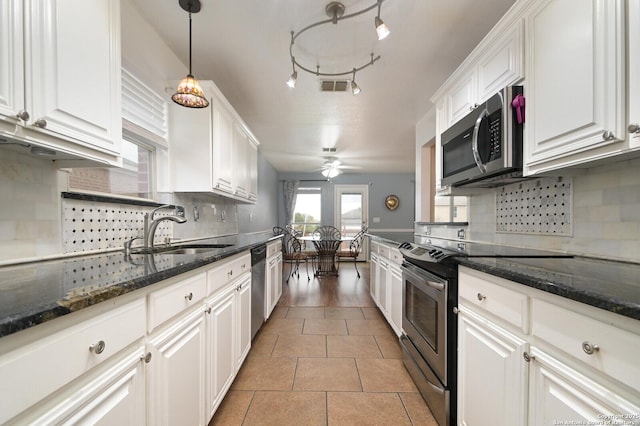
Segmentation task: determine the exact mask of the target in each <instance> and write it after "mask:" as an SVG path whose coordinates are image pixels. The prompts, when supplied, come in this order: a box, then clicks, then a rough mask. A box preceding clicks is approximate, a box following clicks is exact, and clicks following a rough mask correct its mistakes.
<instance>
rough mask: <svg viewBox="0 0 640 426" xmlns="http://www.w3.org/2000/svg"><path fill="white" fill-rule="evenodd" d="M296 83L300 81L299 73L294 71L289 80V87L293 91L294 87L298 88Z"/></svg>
mask: <svg viewBox="0 0 640 426" xmlns="http://www.w3.org/2000/svg"><path fill="white" fill-rule="evenodd" d="M296 81H298V72H297V71H295V70H294V71H293V73H292V74H291V76H290V77H289V80H287V86H289V87H291V88H292V89H293V88H294V87H296Z"/></svg>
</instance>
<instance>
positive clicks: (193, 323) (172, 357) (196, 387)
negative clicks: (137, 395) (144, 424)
mask: <svg viewBox="0 0 640 426" xmlns="http://www.w3.org/2000/svg"><path fill="white" fill-rule="evenodd" d="M205 341H206V332H205V316H204V311H203V310H201V309H198V310H196V311H194V312H191V313H190V314H188V315H187V316H186V317H184V318H182V319H180V320H178V321H176V322H175V323H174V324H172V325H171V326H170V327H169V328H168V329H166V330H164V331H162V332H160V333H158V334H155V335H152V336H151V337H150V340H149V342H148V350H149V352H150V353H151V361H150V362H149V364H148V370H147V383H148V400H147V401H148V407H147V409H148V410H147V413H148V415H147V418H148V420H149V424H153V425H177V424H184V425H202V424H206V422H205V418H204V417H205V404H204V399H205ZM207 420H208V419H207Z"/></svg>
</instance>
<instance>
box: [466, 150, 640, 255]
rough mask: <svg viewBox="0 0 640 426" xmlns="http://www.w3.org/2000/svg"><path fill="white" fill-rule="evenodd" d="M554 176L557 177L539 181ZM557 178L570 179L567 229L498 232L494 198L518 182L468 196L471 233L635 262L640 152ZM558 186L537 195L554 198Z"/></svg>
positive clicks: (639, 233)
mask: <svg viewBox="0 0 640 426" xmlns="http://www.w3.org/2000/svg"><path fill="white" fill-rule="evenodd" d="M554 179H555V180H556V181H558V180H557V178H541V181H542V182H545V183H547V182H553V180H554ZM535 181H536V180H533V181H530V183H531V184H534V185H535V184H536V183H535ZM560 182H563V183H564V184H567V183H569V185H570V188H567V189H570V190H571V196H570V197H569V198H568V199H566V200H567V201H569V202H570V203H571V209H570V210H569V212H568V213H569V214H570V221H571V222H572V229H571V231H570V232H567V231H568V230H565V231H563V232H558V233H552V234H543V233H535V232H533V233H526V232H513V233H512V232H499V231H501V226H502V225H501V224H500V222H499V221H500V215H501V213H500V211H499V210H498V209H499V207H498V206H499V203H497V201H496V200H497V199H499V196H498V194H499V192H503V191H510V190H513V189H514V188H515V189H517V188H518V185H520V184H513V185H509V186H505V187H504V188H497V189H495V190H494V191H489V192H487V193H483V194H478V195H473V196H471V197H470V199H469V202H470V214H469V218H470V219H469V228H470V234H471V239H473V240H476V241H486V242H494V243H499V244H506V245H511V246H516V247H534V248H543V249H549V250H556V251H562V252H568V253H573V254H578V255H587V256H595V257H603V258H610V259H617V260H627V261H633V262H640V158H636V159H632V160H623V161H619V162H616V163H611V164H606V165H602V166H595V167H592V168H589V169H584V170H579V171H577V173H576V174H575V175H574V176H571V178H563V179H562V180H561V181H560ZM557 191H558V188H551V189H549V190H547V189H546V188H545V189H544V190H543V191H541V193H540V194H538V195H539V196H542V197H543V198H544V199H546V198H547V196H549V197H551V198H553V196H554V194H556V195H557V194H558V192H557ZM550 208H551V207H550ZM555 208H556V210H555V211H556V212H558V211H561V210H557V206H556V207H555ZM548 226H551V225H548Z"/></svg>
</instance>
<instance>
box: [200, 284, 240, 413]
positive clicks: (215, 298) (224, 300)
mask: <svg viewBox="0 0 640 426" xmlns="http://www.w3.org/2000/svg"><path fill="white" fill-rule="evenodd" d="M205 306H206V307H205V312H206V314H207V315H206V335H207V341H206V346H207V350H206V352H207V355H206V405H207V406H206V414H207V419H206V420H207V421H209V419H211V417H213V415H214V414H215V412H216V410H217V408H218V406H219V405H220V403H221V402H222V399H223V398H224V396H225V394H226V393H227V391H228V390H229V388H230V387H231V383H232V382H233V379H234V378H235V376H236V374H237V372H238V371H239V370H240V367H241V366H242V363H243V362H244V360H245V358H246V357H247V355H248V353H249V349H251V274H250V273H249V272H246V273H244V274H242V275H241V276H240V277H238V278H237V279H235V280H233V281H232V282H230V283H229V284H227V285H226V286H225V287H223V288H221V289H220V290H218V291H217V292H216V293H214V294H213V295H212V296H211V297H210V298H209V299H208V300H207V301H206V303H205Z"/></svg>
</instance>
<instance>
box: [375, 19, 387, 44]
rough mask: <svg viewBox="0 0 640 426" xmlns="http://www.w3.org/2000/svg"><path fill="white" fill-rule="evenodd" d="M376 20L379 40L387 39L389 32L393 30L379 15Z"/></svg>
mask: <svg viewBox="0 0 640 426" xmlns="http://www.w3.org/2000/svg"><path fill="white" fill-rule="evenodd" d="M374 22H375V25H376V33H377V34H378V40H382V39H385V38H386V37H387V36H388V35H389V34H391V30H390V29H389V27H387V24H385V23H384V22H383V21H382V19H380V17H379V16H376V18H375V20H374Z"/></svg>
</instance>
